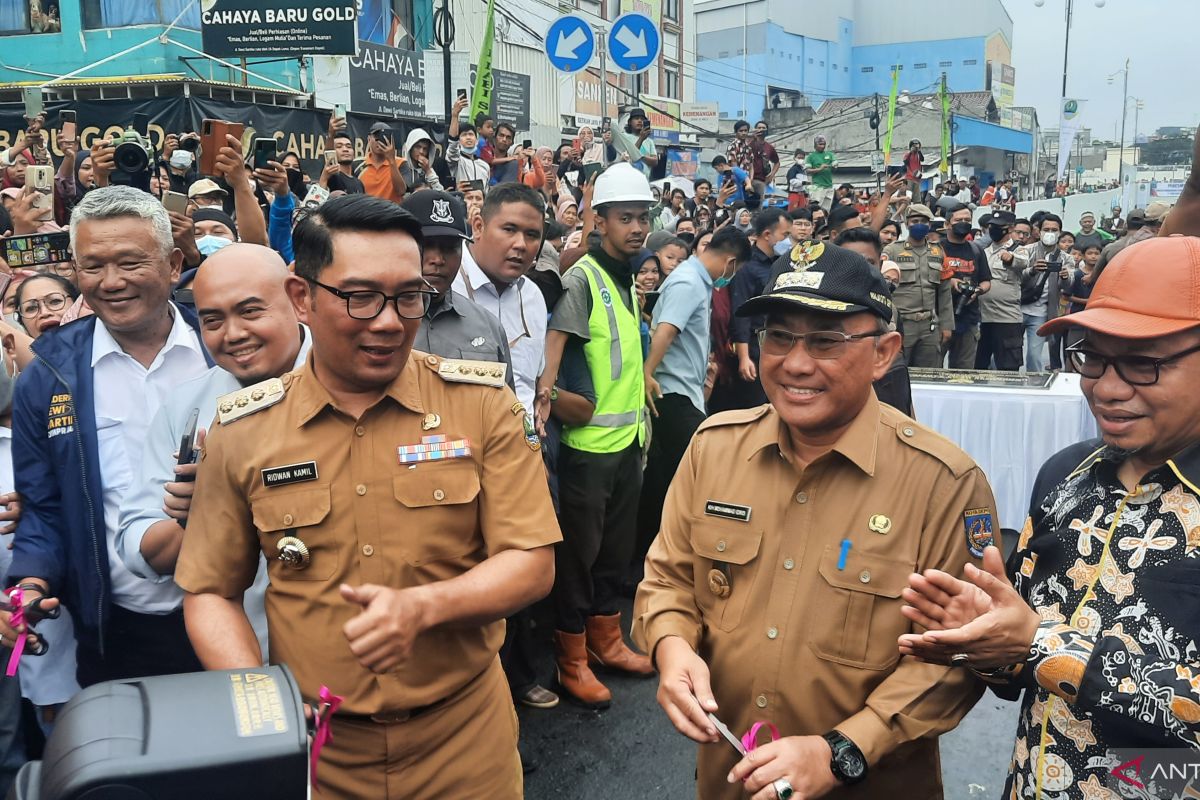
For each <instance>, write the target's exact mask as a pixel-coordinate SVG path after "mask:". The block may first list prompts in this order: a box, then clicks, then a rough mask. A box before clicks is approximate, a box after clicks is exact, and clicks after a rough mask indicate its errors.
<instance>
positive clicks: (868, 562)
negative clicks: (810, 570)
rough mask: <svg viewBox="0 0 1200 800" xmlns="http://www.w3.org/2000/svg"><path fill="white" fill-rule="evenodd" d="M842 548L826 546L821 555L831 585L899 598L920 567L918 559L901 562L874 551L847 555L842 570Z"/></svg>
mask: <svg viewBox="0 0 1200 800" xmlns="http://www.w3.org/2000/svg"><path fill="white" fill-rule="evenodd" d="M840 558H841V547H840V546H839V547H834V546H833V545H826V546H825V551H824V553H822V555H821V566H820V572H821V577H823V578H824V579H825V582H826V583H828V584H829V585H830V586H836V587H837V588H839V589H847V590H849V591H852V592H866V593H867V594H873V595H876V596H878V597H899V596H900V592H901V591H903V589H904V587H905V586H908V576H909V575H911V574H912V572H913V569H914V568H915V567H916V564H915V563H914V562H908V561H900V560H898V559H895V558H889V557H888V556H882V555H876V554H873V553H862V552H855V551H854V550H853V548H852V549H851V550H850V552H849V553H847V554H846V563H845V564H844V565H843V568H842V569H838V561H839V560H840Z"/></svg>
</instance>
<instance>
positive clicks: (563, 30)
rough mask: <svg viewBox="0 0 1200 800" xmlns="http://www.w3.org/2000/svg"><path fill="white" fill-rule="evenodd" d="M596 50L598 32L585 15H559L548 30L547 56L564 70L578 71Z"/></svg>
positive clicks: (554, 64) (559, 68)
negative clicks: (595, 31)
mask: <svg viewBox="0 0 1200 800" xmlns="http://www.w3.org/2000/svg"><path fill="white" fill-rule="evenodd" d="M595 52H596V34H594V33H592V26H591V25H589V24H588V21H587V20H585V19H584V18H583V17H577V16H574V15H567V16H565V17H559V18H558V19H556V20H554V22H552V23H551V24H550V27H549V28H548V29H547V30H546V57H547V58H549V59H550V65H551V66H552V67H554V68H555V69H557V70H560V71H562V72H578V71H579V70H581V69H583V68H584V67H586V66H587V65H588V62H589V61H591V60H592V55H593V54H594V53H595Z"/></svg>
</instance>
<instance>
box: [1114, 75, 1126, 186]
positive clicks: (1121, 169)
mask: <svg viewBox="0 0 1200 800" xmlns="http://www.w3.org/2000/svg"><path fill="white" fill-rule="evenodd" d="M1124 72H1125V90H1124V94H1123V98H1124V99H1123V100H1122V101H1121V161H1120V162H1119V163H1118V165H1117V185H1118V186H1124V185H1125V118H1126V117H1127V116H1128V115H1129V59H1128V58H1127V59H1125V69H1124Z"/></svg>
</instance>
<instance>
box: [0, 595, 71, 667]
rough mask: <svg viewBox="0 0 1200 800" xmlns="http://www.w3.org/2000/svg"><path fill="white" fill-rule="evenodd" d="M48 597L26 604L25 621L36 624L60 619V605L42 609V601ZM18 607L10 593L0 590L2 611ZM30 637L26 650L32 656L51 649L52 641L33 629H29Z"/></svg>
mask: <svg viewBox="0 0 1200 800" xmlns="http://www.w3.org/2000/svg"><path fill="white" fill-rule="evenodd" d="M46 599H48V598H46V597H39V598H37V599H36V600H34V601H33V602H31V603H27V604H26V606H25V622H26V624H27V625H34V624H36V623H37V622H40V621H41V620H43V619H58V615H59V614H60V613H61V611H60V609H59V608H58V606H55V607H54V608H52V609H50V610H48V611H45V610H43V609H42V601H43V600H46ZM15 610H16V609H15V608H14V607H13V604H12V600H11V599H9V597H8V595H6V594H4V593H3V592H0V611H8V612H10V613H11V612H13V611H15ZM28 634H29V636H28V638H27V639H26V640H25V652H26V653H28V654H29V655H31V656H43V655H45V654H46V651H47V650H49V649H50V643H49V642H47V641H46V640H45V639H43V638H42V637H41V636H39V635H38V634H37V633H35V632H34V631H33V630H29V631H28Z"/></svg>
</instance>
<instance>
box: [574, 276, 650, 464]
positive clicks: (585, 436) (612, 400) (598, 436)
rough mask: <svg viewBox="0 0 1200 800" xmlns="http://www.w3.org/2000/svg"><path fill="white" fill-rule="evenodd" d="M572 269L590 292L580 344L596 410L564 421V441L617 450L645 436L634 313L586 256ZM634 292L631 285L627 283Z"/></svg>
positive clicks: (593, 448)
mask: <svg viewBox="0 0 1200 800" xmlns="http://www.w3.org/2000/svg"><path fill="white" fill-rule="evenodd" d="M573 269H578V270H580V271H581V272H583V274H584V276H585V277H586V278H587V282H588V287H589V288H590V289H591V293H592V313H591V315H590V316H589V317H588V335H589V336H590V337H591V339H590V340H589V341H588V342H587V343H586V344H584V346H583V353H584V356H585V357H586V358H587V364H588V372H590V373H591V375H592V384H593V385H594V387H595V389H596V412H595V413H594V414H593V415H592V419H591V421H590V422H588V424H587V425H582V426H569V425H568V426H564V427H563V433H562V441H563V444H565V445H567V446H568V447H571V448H574V449H575V450H583V451H585V452H588V453H619V452H620V451H622V450H624V449H625V448H626V447H628V446H629V445H630V444H632V443H633V442H634V441H635V440H636V441H637V442H638V443H639V444H640V443H641V442H642V441H643V440H644V439H645V436H646V424H645V416H644V414H645V407H646V398H645V395H646V389H645V378H644V377H643V375H642V337H641V329H640V327H639V325H638V316H637V313H636V310H635V311H630V310H629V309H628V308H626V307H625V303H624V302H622V300H621V296H620V295H619V294H617V291H616V289H615V288H614V287H613V285H612V283H611V279H610V276H609V275H608V274H607V273H606V272H605V271H604V269H603V268H602V267H601V266H600V265H599V264H597V263H596V260H595V259H594V258H592V256H591V255H590V254H589V255H585V256H584V257H583V258H581V259H579V261H577V262H575V266H574V267H573ZM630 291H631V292H632V285H631V286H630Z"/></svg>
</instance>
